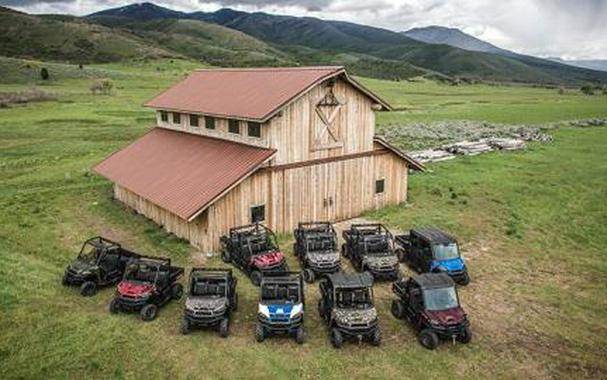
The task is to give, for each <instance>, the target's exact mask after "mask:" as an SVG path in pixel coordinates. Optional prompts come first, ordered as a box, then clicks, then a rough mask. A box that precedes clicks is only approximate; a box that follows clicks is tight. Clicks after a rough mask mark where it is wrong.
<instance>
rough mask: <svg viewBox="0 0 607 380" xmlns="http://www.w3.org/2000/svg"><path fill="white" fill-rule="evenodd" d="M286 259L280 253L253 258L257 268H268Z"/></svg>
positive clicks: (273, 252)
mask: <svg viewBox="0 0 607 380" xmlns="http://www.w3.org/2000/svg"><path fill="white" fill-rule="evenodd" d="M284 259H285V255H284V254H283V253H282V252H280V251H272V252H268V253H264V254H261V255H256V256H254V257H253V258H252V260H251V261H252V262H253V264H254V265H255V266H257V267H266V266H270V265H275V264H279V263H280V262H282V261H283V260H284Z"/></svg>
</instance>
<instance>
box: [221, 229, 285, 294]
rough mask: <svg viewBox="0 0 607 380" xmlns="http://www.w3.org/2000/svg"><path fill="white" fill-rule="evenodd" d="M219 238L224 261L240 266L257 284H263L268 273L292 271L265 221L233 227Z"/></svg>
mask: <svg viewBox="0 0 607 380" xmlns="http://www.w3.org/2000/svg"><path fill="white" fill-rule="evenodd" d="M220 240H221V243H222V245H223V252H222V255H221V258H222V260H223V261H224V262H225V263H233V264H234V265H235V266H237V267H238V268H240V269H241V270H242V271H243V272H245V273H246V274H247V275H248V276H249V278H250V279H251V281H252V282H253V284H254V285H255V286H259V284H261V279H262V277H263V276H264V275H266V274H269V273H285V272H288V270H289V268H288V266H287V261H286V259H285V256H284V254H283V253H282V252H281V251H280V248H279V247H278V243H277V242H276V236H275V235H274V232H272V230H270V229H269V228H267V227H266V226H264V225H262V224H259V223H255V224H250V225H247V226H241V227H235V228H231V229H230V232H229V233H228V234H227V235H224V236H222V237H221V239H220Z"/></svg>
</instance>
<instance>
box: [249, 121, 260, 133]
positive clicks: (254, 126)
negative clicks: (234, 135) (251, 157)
mask: <svg viewBox="0 0 607 380" xmlns="http://www.w3.org/2000/svg"><path fill="white" fill-rule="evenodd" d="M247 126H248V129H249V131H248V135H249V136H251V137H261V124H259V123H253V122H251V121H249V122H248V124H247Z"/></svg>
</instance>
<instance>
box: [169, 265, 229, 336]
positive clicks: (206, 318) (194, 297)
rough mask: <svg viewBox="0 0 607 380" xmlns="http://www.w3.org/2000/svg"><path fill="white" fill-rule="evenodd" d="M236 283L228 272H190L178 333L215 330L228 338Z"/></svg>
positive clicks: (205, 269)
mask: <svg viewBox="0 0 607 380" xmlns="http://www.w3.org/2000/svg"><path fill="white" fill-rule="evenodd" d="M236 283H237V279H236V277H234V276H233V275H232V270H231V269H214V268H192V270H191V272H190V283H189V287H188V297H187V298H186V300H185V310H184V313H183V320H182V321H181V333H182V334H188V333H189V332H190V331H191V330H192V329H193V328H196V327H217V329H218V330H219V335H221V336H222V337H224V338H225V337H227V336H228V334H229V328H230V316H231V314H232V313H233V312H235V311H236V309H237V308H238V293H236Z"/></svg>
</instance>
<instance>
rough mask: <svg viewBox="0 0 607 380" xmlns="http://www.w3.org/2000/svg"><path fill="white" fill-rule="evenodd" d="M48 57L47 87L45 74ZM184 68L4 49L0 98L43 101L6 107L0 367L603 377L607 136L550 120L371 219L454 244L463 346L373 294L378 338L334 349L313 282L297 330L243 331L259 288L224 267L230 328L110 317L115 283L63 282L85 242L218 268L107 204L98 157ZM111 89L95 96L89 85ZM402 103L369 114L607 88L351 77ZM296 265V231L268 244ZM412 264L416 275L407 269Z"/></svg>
mask: <svg viewBox="0 0 607 380" xmlns="http://www.w3.org/2000/svg"><path fill="white" fill-rule="evenodd" d="M42 66H45V67H48V68H49V71H50V75H51V77H50V80H49V81H41V80H40V79H39V78H38V72H39V69H40V67H42ZM198 66H199V65H198V64H196V63H192V62H188V61H177V60H174V61H170V60H164V61H154V62H148V63H142V62H137V63H123V64H107V65H95V66H85V67H84V68H83V69H79V68H78V67H75V66H69V65H62V64H49V63H44V64H43V63H40V62H25V61H21V60H18V61H17V60H10V59H5V58H2V59H0V72H1V73H2V75H0V92H11V91H26V90H28V89H31V88H33V87H35V88H36V89H41V90H43V91H47V92H49V93H53V94H55V95H56V100H51V101H44V102H35V103H30V104H23V105H11V106H9V107H8V108H4V109H0V173H1V174H0V181H1V186H0V331H1V333H0V378H3V379H12V378H27V379H37V378H103V379H106V378H117V379H122V378H267V377H273V378H287V377H290V378H293V377H297V378H353V379H358V378H369V377H372V378H397V377H398V378H438V377H440V378H461V377H469V378H479V379H484V378H521V377H527V378H571V377H573V376H575V377H577V378H593V379H595V378H604V377H606V376H607V363H605V360H604V358H605V357H607V338H606V337H607V324H606V322H607V298H605V282H606V280H607V263H606V262H607V261H606V258H605V247H606V246H607V162H605V160H604V157H605V153H606V152H607V128H605V127H595V128H583V129H581V128H579V129H575V128H561V129H558V130H555V131H553V134H554V138H555V139H554V142H553V143H551V144H531V145H530V146H529V147H528V149H526V150H525V151H520V152H509V153H491V154H487V155H484V156H475V157H463V158H458V159H456V160H453V161H450V162H445V163H440V164H433V165H430V171H429V172H427V173H424V174H416V175H413V176H411V178H410V193H409V197H410V198H409V201H408V203H407V204H404V205H399V206H395V207H389V208H386V209H382V210H378V211H375V212H371V213H369V214H367V215H365V217H366V218H368V219H375V220H380V221H382V222H384V223H386V224H387V225H389V226H390V227H391V228H393V229H394V230H396V231H399V230H406V229H407V228H410V227H412V226H414V225H422V224H433V225H437V226H440V227H442V228H444V229H446V230H448V231H450V232H452V233H453V234H454V235H456V236H458V238H459V239H460V241H461V242H462V245H463V252H464V255H465V257H466V259H467V262H468V265H469V267H470V271H471V276H472V282H471V284H470V285H469V286H468V287H465V288H461V289H460V297H461V299H462V303H463V305H464V307H465V308H466V310H467V311H468V313H469V316H470V319H471V320H472V329H473V333H474V338H473V342H472V343H471V344H469V345H466V346H464V345H451V344H450V343H448V342H446V343H445V344H443V345H442V346H441V347H440V348H439V349H437V350H435V351H432V352H430V351H427V350H425V349H423V348H422V347H421V346H420V345H419V344H418V343H417V340H416V337H415V334H414V332H413V331H412V330H411V329H410V328H409V327H408V326H406V325H405V324H404V323H403V322H402V321H397V320H395V319H394V318H393V317H392V316H391V314H390V313H389V306H390V301H391V299H392V294H391V292H390V286H389V284H388V283H382V284H378V285H377V286H376V287H375V295H376V302H377V305H378V310H379V313H380V323H381V326H382V330H383V337H384V341H383V344H382V346H381V347H379V348H374V347H371V346H368V345H365V344H362V345H357V344H349V345H346V346H344V348H343V349H341V350H334V349H333V348H332V347H331V346H330V343H329V341H328V339H327V335H326V330H325V328H324V326H323V325H322V324H321V321H320V319H319V317H318V315H317V313H316V310H315V307H314V305H315V303H316V299H317V297H318V291H317V289H316V286H308V287H307V289H306V301H307V305H308V307H309V309H308V311H307V313H306V330H307V342H306V343H305V344H304V345H302V346H298V345H296V344H295V343H294V342H293V341H292V340H290V339H280V338H278V339H270V340H267V341H266V342H264V343H262V344H257V343H255V341H254V338H253V327H254V322H255V319H256V302H257V289H255V288H254V287H253V286H252V285H251V284H250V282H249V281H248V280H247V279H246V278H245V277H244V276H242V275H241V274H240V273H238V272H237V275H238V277H239V288H238V290H239V295H240V309H239V311H238V312H237V313H236V314H235V318H234V320H233V324H232V326H231V336H230V337H229V338H228V339H222V338H220V337H219V336H218V335H217V334H216V333H215V332H211V331H201V332H197V333H194V334H192V335H189V336H182V335H180V333H179V321H180V317H181V312H182V304H181V303H179V302H174V303H171V304H169V305H168V306H167V307H166V308H164V309H162V310H161V311H160V313H159V316H158V318H157V319H156V320H155V321H154V322H151V323H143V322H141V321H140V320H139V319H138V318H137V317H136V316H135V315H118V316H115V315H110V313H109V311H108V308H107V306H108V303H109V300H110V299H111V297H112V294H113V291H112V290H111V289H106V290H103V291H101V292H100V293H99V294H98V295H96V296H95V297H92V298H83V297H81V296H80V295H79V294H78V293H77V291H76V290H75V289H70V288H64V287H62V286H61V283H60V279H61V275H62V273H63V269H64V267H65V265H66V264H67V263H68V262H69V261H70V260H71V259H72V258H73V257H74V256H75V255H76V253H77V251H78V250H79V248H80V244H81V243H82V241H84V239H86V238H88V237H90V236H93V235H103V236H106V237H109V238H112V239H115V240H118V241H120V242H122V243H123V245H125V246H126V247H127V248H131V249H133V250H136V251H141V252H145V253H147V254H152V255H169V256H170V257H171V258H172V259H173V260H174V262H176V263H178V264H181V265H184V266H192V265H193V264H196V265H200V264H205V263H208V264H210V265H219V263H220V260H219V258H218V257H217V256H213V257H207V255H205V254H202V253H200V252H197V251H196V250H195V249H193V248H192V247H190V246H189V245H188V244H187V243H186V242H184V241H182V240H179V239H177V238H175V237H174V236H171V235H168V234H166V233H165V232H164V231H163V230H161V229H160V228H158V227H157V226H156V225H155V224H153V223H151V222H150V221H148V220H146V219H145V218H143V217H141V216H139V215H136V214H134V213H132V212H130V211H129V210H127V209H125V208H124V207H123V206H122V205H121V204H119V203H118V202H115V201H114V200H112V191H111V184H110V183H109V182H108V181H106V180H105V179H103V178H101V177H99V176H97V175H95V174H94V173H92V172H91V167H92V166H93V165H94V164H95V163H97V162H99V161H100V160H102V159H103V158H104V157H106V156H108V155H109V154H110V153H112V152H113V151H115V150H117V149H119V148H120V147H122V146H124V145H126V144H127V143H129V142H130V141H132V140H133V139H135V138H136V137H138V136H140V135H142V134H143V133H145V131H147V130H148V129H149V128H150V127H151V125H152V123H153V115H152V113H151V111H150V110H148V109H145V108H143V107H141V104H142V103H143V102H144V101H145V100H147V99H149V98H150V97H152V96H153V95H155V94H156V93H158V92H159V91H161V90H162V89H163V88H165V87H166V86H168V85H169V84H171V83H173V82H175V81H176V80H178V79H179V78H181V77H182V75H183V74H184V73H185V72H187V71H188V70H191V69H193V68H194V67H198ZM103 77H109V78H112V80H113V82H114V89H113V90H112V93H111V94H110V95H93V94H91V93H90V91H89V86H90V84H91V83H92V82H93V81H95V80H96V78H103ZM361 80H362V81H363V82H364V83H365V84H366V85H368V86H369V87H371V88H372V89H374V90H376V91H377V92H378V93H380V94H381V95H383V96H385V97H386V98H387V99H388V100H389V101H390V102H392V103H393V104H394V105H395V106H396V107H397V108H399V111H397V112H394V113H390V114H380V115H379V117H378V121H379V124H380V128H381V125H388V124H399V125H402V126H403V128H406V125H407V124H408V123H411V122H416V121H423V120H428V121H436V120H449V119H467V120H486V121H491V122H500V123H516V124H520V123H531V124H535V123H544V122H551V121H559V120H570V119H581V118H588V117H598V116H602V117H605V116H607V96H602V95H597V96H593V97H590V96H584V95H581V94H579V93H578V92H576V91H574V90H567V91H566V92H565V94H564V95H559V94H557V92H556V90H554V89H540V88H532V87H514V86H489V85H482V84H480V85H469V86H460V87H451V86H448V85H441V84H436V83H433V82H427V81H423V82H388V81H378V80H370V79H364V78H363V79H361ZM280 243H281V245H282V246H283V247H285V251H286V252H287V256H288V259H289V264H290V265H291V266H292V267H294V268H297V267H298V264H297V262H296V260H295V259H294V257H293V255H291V248H290V247H291V237H289V236H281V238H280ZM402 269H403V270H404V271H405V273H407V274H410V273H411V271H410V270H409V269H407V268H405V267H404V266H403V268H402Z"/></svg>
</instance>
